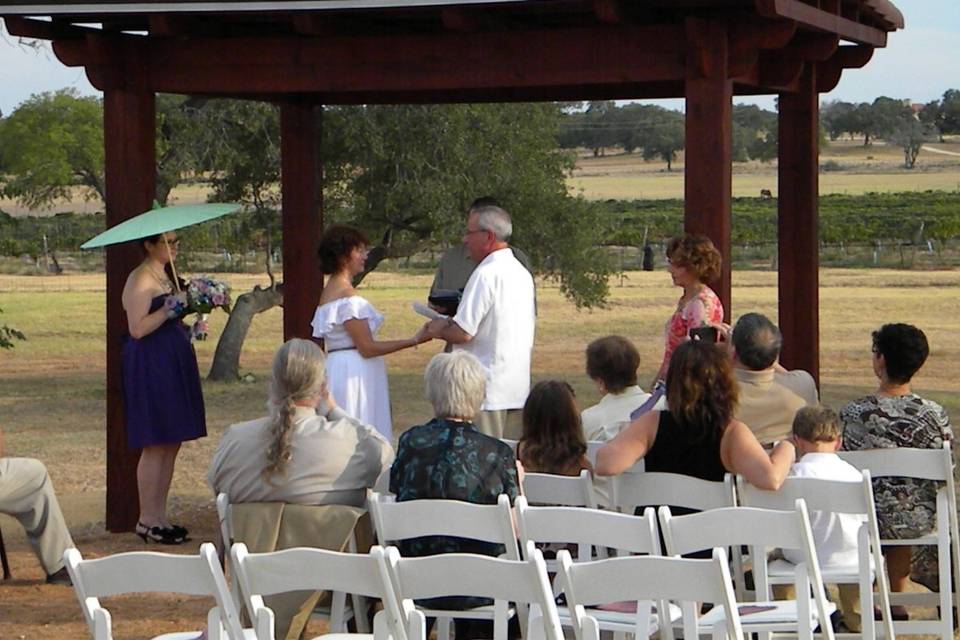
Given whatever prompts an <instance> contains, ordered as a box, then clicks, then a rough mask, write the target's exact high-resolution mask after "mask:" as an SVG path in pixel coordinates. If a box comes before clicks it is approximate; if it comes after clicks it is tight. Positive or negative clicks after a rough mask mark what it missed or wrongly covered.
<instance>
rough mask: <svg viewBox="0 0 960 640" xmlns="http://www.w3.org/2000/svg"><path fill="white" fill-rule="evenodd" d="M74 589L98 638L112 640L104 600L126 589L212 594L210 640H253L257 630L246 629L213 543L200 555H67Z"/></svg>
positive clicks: (168, 637) (173, 636) (161, 639)
mask: <svg viewBox="0 0 960 640" xmlns="http://www.w3.org/2000/svg"><path fill="white" fill-rule="evenodd" d="M63 559H64V562H65V563H66V565H67V571H68V572H69V573H70V579H71V580H72V581H73V589H74V591H75V592H76V594H77V598H78V599H79V600H80V608H81V609H83V616H84V618H86V621H87V625H88V626H89V628H90V633H91V635H92V636H93V638H94V640H112V638H113V628H112V619H111V617H110V612H109V611H107V610H106V609H104V608H103V607H102V606H101V605H100V600H99V598H105V597H108V596H115V595H120V594H123V593H183V594H187V595H194V596H210V597H212V598H213V599H214V601H215V602H216V606H215V607H213V608H212V609H210V612H209V613H208V614H207V638H208V639H209V640H252V639H253V638H254V633H253V629H243V628H241V626H240V617H239V616H238V614H237V609H236V607H235V606H234V604H233V600H232V599H231V598H230V591H229V589H228V588H227V581H226V579H225V578H224V576H223V570H222V569H221V568H220V562H219V561H218V559H217V551H216V549H215V548H214V546H213V545H212V544H210V543H209V542H205V543H203V544H202V545H200V554H199V555H195V556H187V555H178V554H171V553H153V552H147V551H135V552H130V553H119V554H116V555H112V556H107V557H105V558H97V559H95V560H84V559H83V558H82V557H81V555H80V552H79V551H78V550H77V549H67V550H66V551H65V552H64V554H63ZM200 633H201V632H200V631H190V632H185V633H167V634H163V635H161V636H157V637H156V638H155V639H154V640H194V639H196V638H197V637H199V634H200Z"/></svg>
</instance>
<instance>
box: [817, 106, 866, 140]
mask: <svg viewBox="0 0 960 640" xmlns="http://www.w3.org/2000/svg"><path fill="white" fill-rule="evenodd" d="M855 109H856V106H855V105H853V104H851V103H849V102H843V101H841V100H834V101H832V102H831V101H829V100H828V101H826V102H824V103H823V104H822V105H820V122H821V123H822V124H823V126H824V128H825V129H826V130H827V134H828V135H829V136H830V139H831V140H837V139H838V138H840V136H842V135H843V134H844V133H849V134H853V133H859V130H854V129H853V128H852V127H854V126H856V125H854V124H853V123H852V122H853V119H852V118H851V116H852V115H853V113H854V111H855Z"/></svg>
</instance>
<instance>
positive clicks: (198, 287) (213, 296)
mask: <svg viewBox="0 0 960 640" xmlns="http://www.w3.org/2000/svg"><path fill="white" fill-rule="evenodd" d="M214 309H223V310H224V311H226V312H227V313H230V285H228V284H227V283H226V282H223V281H222V280H214V279H213V278H207V277H205V276H199V277H196V278H190V282H188V283H187V313H201V314H203V313H210V312H211V311H213V310H214Z"/></svg>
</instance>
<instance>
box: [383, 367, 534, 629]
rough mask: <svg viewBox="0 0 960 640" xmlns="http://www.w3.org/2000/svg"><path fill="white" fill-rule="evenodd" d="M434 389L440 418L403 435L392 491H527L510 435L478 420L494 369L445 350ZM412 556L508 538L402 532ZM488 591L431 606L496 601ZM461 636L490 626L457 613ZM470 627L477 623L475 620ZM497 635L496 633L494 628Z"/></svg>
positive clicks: (433, 371) (490, 496)
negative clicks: (496, 434)
mask: <svg viewBox="0 0 960 640" xmlns="http://www.w3.org/2000/svg"><path fill="white" fill-rule="evenodd" d="M424 379H425V386H426V397H427V400H428V401H429V402H430V404H431V405H433V411H434V416H435V417H434V419H433V420H431V421H430V422H428V423H426V424H423V425H419V426H416V427H411V428H410V429H409V430H407V431H406V432H404V433H403V435H401V436H400V441H399V443H398V445H397V459H396V460H395V461H394V463H393V467H392V468H391V469H390V491H391V492H392V493H394V494H396V496H397V501H398V502H402V501H404V500H423V499H447V500H462V501H464V502H473V503H476V504H496V503H497V498H498V497H499V496H500V494H501V493H505V494H506V495H507V496H509V497H510V500H511V502H512V501H513V499H514V498H516V497H517V496H518V495H519V494H520V478H519V472H518V465H517V462H516V459H515V458H514V455H513V450H512V449H511V448H510V445H508V444H507V443H505V442H503V441H501V440H498V439H496V438H493V437H491V436H488V435H484V434H483V433H480V432H479V431H478V430H477V428H476V427H475V426H474V424H473V419H474V417H476V416H477V414H478V412H479V411H480V405H481V404H482V403H483V398H484V395H485V393H486V374H485V372H484V369H483V365H481V364H480V361H479V360H478V359H477V358H476V356H474V355H472V354H470V353H467V352H465V351H454V352H452V353H439V354H437V355H435V356H434V357H433V359H431V360H430V362H429V364H427V369H426V371H425V373H424ZM397 546H398V547H399V548H400V553H401V554H402V555H404V556H429V555H435V554H438V553H479V554H483V555H488V556H498V555H500V554H502V553H503V552H504V548H503V545H499V544H493V543H489V542H482V541H479V540H467V539H464V538H456V537H449V536H427V537H422V538H412V539H409V540H401V541H399V544H398V545H397ZM490 602H491V601H490V600H489V599H486V598H474V597H466V598H465V597H444V598H434V599H431V600H429V601H426V602H425V604H426V605H427V606H431V607H434V608H442V609H460V608H466V607H473V606H481V605H486V604H490ZM456 625H457V637H458V638H461V637H467V636H473V635H474V633H477V632H482V631H481V630H480V629H478V628H477V627H476V625H467V624H465V623H464V621H463V620H457V621H456ZM468 627H469V628H468ZM486 637H489V636H486Z"/></svg>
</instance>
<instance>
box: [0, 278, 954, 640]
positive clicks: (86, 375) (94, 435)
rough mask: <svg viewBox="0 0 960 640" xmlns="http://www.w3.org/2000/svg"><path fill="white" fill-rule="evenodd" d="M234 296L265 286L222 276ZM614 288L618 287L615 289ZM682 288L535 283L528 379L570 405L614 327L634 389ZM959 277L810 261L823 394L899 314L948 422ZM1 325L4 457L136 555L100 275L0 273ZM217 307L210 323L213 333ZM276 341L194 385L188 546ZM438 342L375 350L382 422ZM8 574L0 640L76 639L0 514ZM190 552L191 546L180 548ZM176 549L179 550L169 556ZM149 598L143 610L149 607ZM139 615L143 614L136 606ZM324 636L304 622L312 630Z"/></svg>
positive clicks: (922, 379) (183, 624)
mask: <svg viewBox="0 0 960 640" xmlns="http://www.w3.org/2000/svg"><path fill="white" fill-rule="evenodd" d="M225 278H226V279H227V280H228V281H229V282H231V284H232V285H233V286H234V288H235V290H236V291H237V292H240V291H243V290H246V289H249V288H250V287H252V285H253V284H255V283H257V282H261V283H262V282H263V280H262V279H260V278H257V277H254V276H249V275H239V274H238V275H226V276H225ZM429 284H430V274H427V273H422V272H420V273H418V272H412V273H411V272H401V273H398V272H393V273H374V274H372V275H371V276H370V277H369V278H368V279H367V281H365V283H364V285H363V293H364V295H365V296H367V297H368V298H369V299H370V300H371V301H372V302H373V303H374V304H375V305H376V306H377V307H378V308H379V309H380V310H381V311H383V312H384V314H385V315H386V317H387V322H386V324H385V325H384V328H383V330H382V332H381V336H382V337H383V338H396V337H404V336H408V335H411V334H412V333H413V331H414V330H415V328H416V327H417V326H418V324H419V317H418V316H416V315H415V314H414V313H413V312H412V311H411V310H410V308H409V303H410V301H412V300H415V299H421V298H422V297H423V296H424V295H425V292H426V290H427V288H428V287H429ZM614 284H615V285H616V284H617V283H616V282H615V283H614ZM678 295H679V291H678V290H677V289H675V288H673V287H671V286H670V283H669V278H668V277H667V275H666V274H665V273H663V272H662V271H661V272H653V273H648V272H630V273H627V274H625V277H624V279H623V286H613V288H612V289H611V296H610V301H609V305H608V307H607V308H605V309H600V310H594V311H589V312H587V311H585V312H577V311H576V310H575V309H574V307H573V306H572V305H571V304H570V303H568V302H567V301H566V300H565V299H564V298H563V297H562V296H561V295H560V293H559V291H558V289H557V288H556V287H555V286H553V285H552V284H550V283H544V282H541V283H539V286H538V301H539V307H538V308H539V317H538V322H537V338H536V345H535V350H534V359H533V376H534V378H535V379H544V378H554V377H556V378H563V379H566V380H568V381H569V382H570V383H571V384H572V385H573V386H574V387H575V388H576V390H577V396H578V401H579V402H580V404H581V406H582V407H585V406H589V405H591V404H593V403H594V402H595V401H596V400H597V397H598V396H597V392H596V390H595V389H594V387H593V385H592V384H591V383H590V381H589V380H588V379H587V378H586V376H585V374H584V373H583V351H584V347H585V346H586V344H587V343H588V342H589V341H590V340H592V339H593V338H595V337H598V336H601V335H606V334H610V333H620V334H623V335H625V336H627V337H629V338H630V339H632V340H633V341H634V342H635V343H636V344H637V346H638V348H639V349H640V352H641V356H642V366H641V370H642V371H641V373H642V384H644V385H646V384H647V382H648V381H649V379H650V377H651V375H652V373H653V371H655V370H656V368H657V366H658V364H659V359H660V357H661V354H662V344H663V343H662V329H663V323H664V321H665V320H666V318H667V317H668V316H669V314H670V313H671V311H672V309H673V307H674V305H675V304H676V299H677V297H678ZM776 296H777V288H776V274H775V273H772V272H756V271H743V272H737V273H735V274H734V289H733V305H734V315H738V314H740V313H744V312H746V311H748V310H759V311H762V312H764V313H767V314H769V315H771V316H772V317H776ZM958 305H960V272H955V271H937V272H902V271H884V270H863V271H857V270H823V271H822V272H821V323H822V348H821V354H822V355H821V362H822V385H823V387H822V395H823V398H824V400H825V401H826V402H828V403H830V404H832V405H834V406H839V405H841V404H842V403H844V402H846V401H848V400H850V399H852V398H854V397H856V396H858V395H861V394H863V393H865V392H867V391H869V390H871V389H872V388H873V386H874V384H875V380H874V378H873V375H872V373H871V369H870V363H871V357H870V350H869V347H870V331H871V330H872V329H874V328H876V327H877V326H878V325H880V324H881V323H883V322H886V321H893V320H896V321H905V322H912V323H915V324H917V325H919V326H921V327H922V328H923V329H924V330H925V331H926V332H927V335H928V336H929V338H930V341H931V344H932V346H933V350H932V353H931V356H930V360H929V361H928V363H927V365H926V366H925V368H924V369H923V371H922V372H921V374H920V375H919V376H918V377H917V378H916V389H917V391H918V392H919V393H921V394H922V395H925V396H928V397H931V398H933V399H935V400H937V401H939V402H941V403H943V404H944V405H946V406H947V408H948V410H949V411H951V413H953V415H960V413H958V412H960V399H958V394H957V392H958V391H960V380H958V377H957V375H956V362H957V359H958V356H960V340H958V339H957V336H958V335H960V316H958V315H957V314H956V313H953V312H952V310H954V309H957V308H958ZM0 308H2V309H3V310H4V313H3V315H2V316H0V323H6V324H9V325H11V326H15V327H18V328H20V329H22V330H23V331H24V332H26V333H27V335H28V341H27V342H21V343H18V344H17V346H16V348H15V349H13V350H10V351H3V352H0V363H2V364H0V388H2V389H3V393H2V394H0V416H2V422H0V428H2V429H3V431H4V432H5V435H6V447H7V455H15V456H30V457H37V458H40V459H42V460H43V461H44V462H46V464H47V466H48V467H49V469H50V473H51V476H52V478H53V480H54V483H55V486H56V488H57V492H58V494H59V496H60V500H61V503H62V505H63V508H64V511H65V513H66V515H67V519H68V521H69V523H70V526H71V531H72V532H73V535H74V539H75V541H76V543H77V545H78V546H79V547H80V549H81V550H82V551H83V553H84V554H85V555H87V556H98V555H103V554H108V553H116V552H120V551H128V550H133V549H139V548H142V547H141V545H140V542H139V540H137V539H136V538H134V536H132V535H129V534H125V535H109V534H106V533H105V531H104V526H103V504H104V495H105V494H104V489H105V486H104V468H105V467H104V465H105V457H104V420H105V418H104V397H105V385H104V352H105V347H104V323H103V308H104V279H103V276H102V275H67V276H60V277H36V276H34V277H29V276H0ZM224 319H225V316H223V315H222V314H213V315H212V316H211V326H212V335H213V336H214V337H216V336H217V335H218V334H219V332H220V330H221V329H222V326H223V323H224ZM280 341H281V312H280V310H279V309H274V310H271V311H268V312H266V313H264V314H261V315H260V316H257V317H256V319H255V321H254V323H253V326H252V329H251V333H250V336H249V338H248V340H247V344H246V348H245V350H244V354H243V360H242V369H243V370H244V371H245V372H251V373H253V374H254V376H255V377H256V381H255V382H253V383H234V384H224V383H211V382H204V395H205V399H206V406H207V417H208V429H209V432H210V437H208V438H205V439H201V440H198V441H195V442H190V443H187V444H186V445H185V446H184V448H183V450H182V453H181V455H180V458H179V460H178V464H177V470H176V475H175V478H174V485H173V496H172V499H171V508H172V512H173V514H174V517H175V518H177V519H180V520H182V521H184V522H186V523H188V524H189V525H190V526H191V528H192V529H193V531H194V539H195V540H204V539H214V538H215V537H216V516H215V511H214V509H213V505H212V499H211V496H210V493H209V489H208V488H207V487H206V484H205V474H206V469H207V465H208V463H209V460H210V457H211V454H212V452H213V450H214V448H215V447H216V444H217V442H218V440H219V437H220V435H221V434H222V433H223V431H224V429H226V427H227V426H228V425H230V424H231V423H233V422H236V421H239V420H245V419H250V418H253V417H257V416H260V415H263V413H264V402H265V399H266V373H267V369H268V363H269V360H270V357H271V355H272V352H273V350H274V349H275V348H276V347H277V346H278V345H279V344H280ZM214 347H215V343H214V342H213V341H208V342H203V343H199V344H198V345H197V354H198V359H199V362H200V368H201V372H205V371H206V370H207V369H208V368H209V365H210V362H211V359H212V355H213V351H214ZM439 350H440V345H439V344H437V343H430V344H426V345H422V346H421V347H420V348H419V349H418V350H407V351H404V352H401V353H398V354H394V355H392V356H389V357H388V358H387V362H388V368H389V372H390V386H391V398H392V402H393V408H394V416H395V429H396V432H397V433H399V432H401V431H402V430H404V429H406V428H407V427H409V426H411V425H413V424H417V423H419V422H422V421H424V420H425V419H427V418H428V417H429V415H430V409H429V406H428V405H427V403H426V402H425V401H424V400H423V399H422V388H421V387H422V377H421V376H422V371H423V368H424V366H425V364H426V363H427V361H428V360H429V359H430V357H431V356H432V355H433V354H435V353H437V352H438V351H439ZM0 525H2V529H3V533H4V534H5V536H4V537H5V538H6V540H7V544H8V549H9V551H10V554H11V559H12V563H13V570H14V574H15V580H13V581H12V582H11V583H4V584H0V638H27V639H32V638H49V637H53V636H54V635H55V636H58V637H81V636H82V635H83V634H84V633H85V631H84V629H83V623H82V619H81V618H80V612H79V610H78V609H77V606H76V602H75V599H74V597H73V594H72V592H71V591H70V590H67V589H63V588H57V587H47V586H44V585H41V584H38V583H37V581H38V580H39V579H40V578H41V577H42V575H41V574H40V572H39V569H38V567H37V565H36V563H35V561H34V559H33V557H32V555H31V553H30V552H29V550H28V548H27V546H26V542H25V540H24V538H23V535H22V533H21V531H22V530H21V529H20V528H19V527H18V526H16V525H15V523H13V522H12V521H11V520H9V519H7V518H6V517H0ZM193 549H195V547H193ZM179 550H180V551H182V552H189V551H190V549H188V548H181V549H179ZM111 604H112V605H113V606H114V607H115V609H116V611H115V613H116V614H117V620H118V621H119V626H118V634H119V635H118V637H123V638H142V637H149V636H150V635H153V634H157V633H161V632H167V631H170V630H175V629H183V628H190V627H189V625H197V624H198V621H200V620H201V619H202V618H203V616H204V611H205V607H206V606H209V605H206V604H205V603H203V602H202V601H198V600H196V599H190V598H181V597H175V596H169V597H168V596H152V597H150V599H149V601H148V600H146V599H144V598H141V599H137V598H136V597H129V598H118V599H116V600H115V602H112V603H111ZM147 604H149V606H146V605H147ZM144 611H149V614H147V613H144ZM321 630H322V629H312V631H314V632H315V633H319V632H320V631H321Z"/></svg>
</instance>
